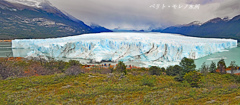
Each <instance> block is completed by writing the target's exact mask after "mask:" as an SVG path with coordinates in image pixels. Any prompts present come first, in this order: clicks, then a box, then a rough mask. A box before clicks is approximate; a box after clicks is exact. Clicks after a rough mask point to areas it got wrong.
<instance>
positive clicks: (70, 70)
mask: <svg viewBox="0 0 240 105" xmlns="http://www.w3.org/2000/svg"><path fill="white" fill-rule="evenodd" d="M80 73H84V71H83V70H82V69H81V68H80V67H79V66H71V67H69V68H68V69H67V70H66V71H65V74H66V75H75V76H76V75H78V74H80Z"/></svg>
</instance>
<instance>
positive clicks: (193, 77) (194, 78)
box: [183, 71, 202, 87]
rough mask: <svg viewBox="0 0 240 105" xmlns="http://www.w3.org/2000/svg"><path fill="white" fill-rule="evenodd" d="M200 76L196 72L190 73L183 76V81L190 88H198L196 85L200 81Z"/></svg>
mask: <svg viewBox="0 0 240 105" xmlns="http://www.w3.org/2000/svg"><path fill="white" fill-rule="evenodd" d="M201 77H202V75H201V74H200V73H198V72H197V71H190V72H189V73H186V74H185V75H184V77H183V78H184V80H186V81H187V82H188V83H189V84H190V85H191V86H192V87H199V86H198V84H199V82H200V80H201Z"/></svg>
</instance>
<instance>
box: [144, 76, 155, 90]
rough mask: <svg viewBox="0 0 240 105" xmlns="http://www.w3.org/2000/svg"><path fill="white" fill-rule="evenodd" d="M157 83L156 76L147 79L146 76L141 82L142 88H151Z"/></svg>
mask: <svg viewBox="0 0 240 105" xmlns="http://www.w3.org/2000/svg"><path fill="white" fill-rule="evenodd" d="M155 82H156V78H155V77H154V76H151V77H147V76H146V75H145V76H144V77H143V79H142V80H141V85H142V86H150V87H153V86H154V84H155Z"/></svg>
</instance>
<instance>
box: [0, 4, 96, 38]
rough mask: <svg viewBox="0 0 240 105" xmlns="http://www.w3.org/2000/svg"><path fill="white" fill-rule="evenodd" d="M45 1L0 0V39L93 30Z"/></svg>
mask: <svg viewBox="0 0 240 105" xmlns="http://www.w3.org/2000/svg"><path fill="white" fill-rule="evenodd" d="M95 32H99V31H98V30H95V29H92V28H91V27H90V26H88V25H86V24H85V23H84V22H82V21H81V20H78V19H76V18H74V17H73V16H71V15H69V14H67V13H63V12H62V11H61V10H59V9H57V8H56V7H54V6H53V5H52V4H51V3H50V2H49V1H47V0H0V39H15V38H49V37H63V36H69V35H79V34H84V33H95Z"/></svg>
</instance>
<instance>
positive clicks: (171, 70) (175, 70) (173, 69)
mask: <svg viewBox="0 0 240 105" xmlns="http://www.w3.org/2000/svg"><path fill="white" fill-rule="evenodd" d="M182 70H183V69H182V67H180V66H178V65H175V66H169V67H168V68H167V71H166V74H167V75H169V76H176V75H178V74H179V73H180V72H181V71H182Z"/></svg>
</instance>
